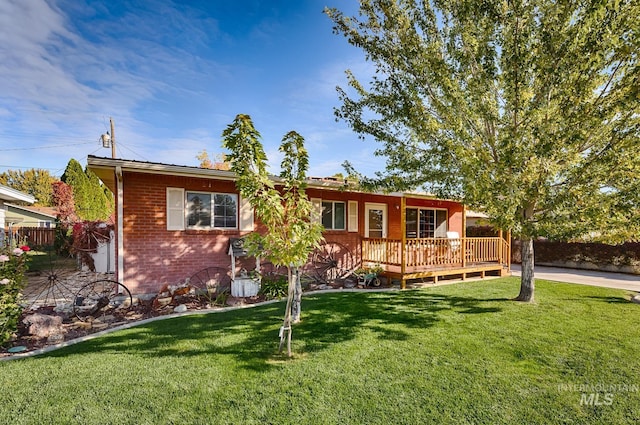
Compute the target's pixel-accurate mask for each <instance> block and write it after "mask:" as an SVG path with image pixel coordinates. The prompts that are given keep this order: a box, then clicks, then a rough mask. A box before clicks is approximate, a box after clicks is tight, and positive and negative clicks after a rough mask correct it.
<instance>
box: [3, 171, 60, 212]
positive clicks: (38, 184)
mask: <svg viewBox="0 0 640 425" xmlns="http://www.w3.org/2000/svg"><path fill="white" fill-rule="evenodd" d="M56 180H57V179H56V178H55V177H53V176H52V175H51V174H50V173H49V171H47V170H42V169H37V168H31V169H29V170H25V171H21V170H17V171H16V170H7V171H5V172H4V173H2V174H0V184H3V185H5V186H8V187H10V188H12V189H15V190H19V191H20V192H24V193H28V194H29V195H31V196H33V197H34V198H36V203H35V204H36V205H39V206H43V207H50V206H52V205H53V199H52V193H51V184H53V182H55V181H56Z"/></svg>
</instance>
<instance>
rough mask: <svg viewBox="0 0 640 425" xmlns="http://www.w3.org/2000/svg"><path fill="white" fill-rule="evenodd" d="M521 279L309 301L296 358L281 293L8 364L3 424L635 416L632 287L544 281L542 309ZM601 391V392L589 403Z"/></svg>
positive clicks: (638, 401) (637, 347)
mask: <svg viewBox="0 0 640 425" xmlns="http://www.w3.org/2000/svg"><path fill="white" fill-rule="evenodd" d="M518 285H519V281H518V280H517V279H515V278H507V279H499V280H490V281H482V282H467V283H460V284H456V285H450V286H443V287H434V288H428V289H421V290H407V291H402V292H378V293H376V292H366V291H363V292H357V293H330V294H317V295H308V296H306V297H305V298H304V299H303V305H302V308H303V322H302V323H300V324H299V325H296V326H295V327H294V331H293V341H294V343H293V348H294V352H295V357H294V358H293V359H287V358H285V357H283V356H280V355H278V354H277V345H278V338H277V335H278V328H279V327H280V324H281V318H282V314H283V309H284V302H281V303H276V304H269V305H264V306H260V307H257V308H252V309H243V310H236V311H232V312H226V313H218V314H207V315H196V316H187V317H181V318H174V319H170V320H164V321H158V322H153V323H149V324H145V325H141V326H138V327H135V328H131V329H128V330H124V331H120V332H116V333H112V334H109V335H106V336H104V337H101V338H98V339H95V340H91V341H87V342H84V343H82V344H78V345H74V346H71V347H67V348H65V349H62V350H58V351H55V352H52V353H50V354H48V355H46V356H39V357H35V358H30V359H24V360H19V361H12V362H4V363H0V387H1V388H2V391H1V392H0V417H2V418H3V422H6V423H12V424H36V423H38V424H40V423H82V424H102V423H123V424H124V423H131V424H156V423H167V424H168V423H202V424H209V423H242V424H252V423H255V424H258V423H260V424H262V423H278V424H288V423H291V424H294V423H295V424H300V423H305V424H306V423H309V424H346V423H354V424H355V423H357V424H391V423H393V424H400V423H406V424H416V423H438V424H447V423H450V424H496V423H498V424H500V423H504V424H513V423H549V424H557V423H566V424H622V423H636V421H637V419H638V416H639V414H640V388H639V387H640V378H639V377H638V372H639V369H638V365H640V327H639V326H638V314H639V313H640V306H638V305H634V304H631V303H629V302H628V301H627V299H626V298H628V296H627V295H626V293H625V292H624V291H619V290H610V289H603V288H595V287H588V286H581V285H569V284H559V283H550V282H544V281H538V282H537V289H536V303H535V304H520V303H516V302H513V301H510V300H509V299H510V298H511V297H513V296H515V295H516V294H517V291H518ZM592 389H593V391H592ZM594 392H595V393H598V394H599V395H598V398H597V400H596V399H595V397H594V398H591V403H588V404H587V403H585V402H586V401H588V400H589V395H590V394H591V393H594ZM584 393H586V394H587V396H583V394H584ZM607 394H610V395H607ZM581 399H582V403H581Z"/></svg>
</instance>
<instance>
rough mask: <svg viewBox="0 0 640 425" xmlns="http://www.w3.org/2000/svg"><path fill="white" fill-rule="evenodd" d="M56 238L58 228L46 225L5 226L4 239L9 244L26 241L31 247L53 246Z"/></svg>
mask: <svg viewBox="0 0 640 425" xmlns="http://www.w3.org/2000/svg"><path fill="white" fill-rule="evenodd" d="M55 239H56V229H50V228H46V227H18V228H11V229H9V228H5V229H4V241H5V243H7V244H12V243H15V244H23V243H26V244H27V245H29V246H30V247H36V246H38V247H48V246H53V244H54V241H55Z"/></svg>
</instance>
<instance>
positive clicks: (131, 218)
mask: <svg viewBox="0 0 640 425" xmlns="http://www.w3.org/2000/svg"><path fill="white" fill-rule="evenodd" d="M123 183H124V190H123V192H124V193H123V221H124V228H123V232H124V238H123V245H124V263H123V264H124V276H122V278H123V279H122V280H123V282H124V284H125V285H126V286H127V287H128V288H129V289H130V290H131V292H132V293H135V294H138V293H147V292H157V291H158V290H159V289H160V288H162V286H163V285H165V284H171V285H175V284H178V283H180V282H184V281H185V279H186V278H188V277H190V276H192V275H194V274H195V273H197V272H198V271H200V270H202V269H205V268H207V267H221V268H225V269H229V268H230V266H231V259H230V257H229V255H228V254H227V252H228V248H229V238H236V237H241V236H243V235H245V234H246V233H247V232H244V233H243V232H241V231H238V230H183V231H169V230H167V211H166V210H167V200H166V196H167V187H173V188H183V189H185V191H202V192H218V193H236V194H237V193H238V191H237V190H236V187H235V183H234V182H231V181H223V180H212V179H207V178H197V177H183V176H170V175H161V174H146V173H136V172H125V173H124V176H123ZM307 194H308V196H309V197H310V198H321V199H323V200H327V201H344V202H346V203H347V205H348V202H347V201H357V202H358V231H357V232H349V231H347V230H330V231H326V232H325V239H326V240H327V241H329V242H337V243H341V244H343V245H345V246H347V247H348V248H349V249H350V250H351V252H352V254H353V256H354V260H355V263H356V265H359V261H360V260H359V259H360V253H361V252H360V251H361V240H362V235H363V234H364V231H365V216H364V209H365V204H366V203H380V204H386V205H387V211H388V235H387V236H388V237H389V238H394V239H400V238H401V237H402V232H403V229H401V220H400V218H401V217H400V214H401V207H400V205H401V198H400V197H395V196H384V195H374V194H363V193H352V192H351V193H350V192H343V191H337V190H320V189H308V190H307ZM407 206H418V207H426V208H446V209H448V211H449V213H448V216H449V230H453V231H458V232H459V233H460V235H461V236H462V235H464V231H463V228H462V224H463V219H462V214H463V207H462V205H460V204H458V203H455V202H449V201H438V200H426V199H407ZM347 217H348V212H347ZM255 228H256V229H257V230H258V231H264V229H263V228H262V226H260V225H259V223H257V221H256V225H255ZM253 261H254V260H253V259H242V260H241V261H239V263H238V265H237V267H238V268H240V267H245V268H247V269H251V268H253V266H254V264H255V263H254V262H253ZM307 271H309V272H311V270H309V268H307Z"/></svg>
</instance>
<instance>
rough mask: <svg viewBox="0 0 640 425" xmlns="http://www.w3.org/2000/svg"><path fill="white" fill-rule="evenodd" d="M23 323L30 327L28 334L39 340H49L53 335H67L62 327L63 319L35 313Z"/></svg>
mask: <svg viewBox="0 0 640 425" xmlns="http://www.w3.org/2000/svg"><path fill="white" fill-rule="evenodd" d="M22 322H23V323H24V324H25V325H26V326H27V327H28V329H27V332H29V335H33V336H35V337H37V338H49V337H50V336H51V335H63V334H64V333H66V330H65V328H64V326H62V317H60V316H49V315H46V314H40V313H34V314H30V315H28V316H25V318H24V319H22Z"/></svg>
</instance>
